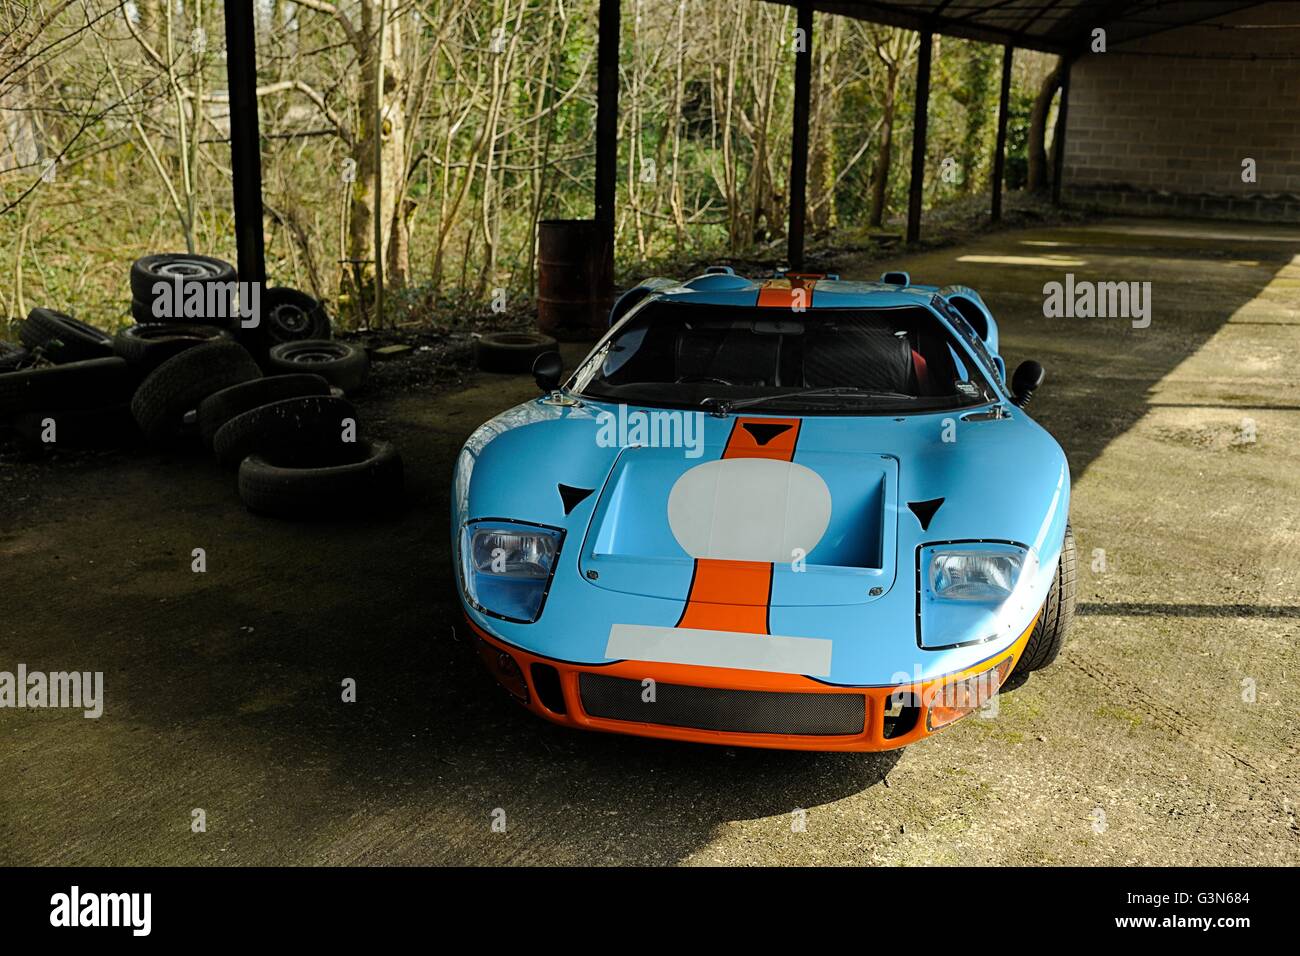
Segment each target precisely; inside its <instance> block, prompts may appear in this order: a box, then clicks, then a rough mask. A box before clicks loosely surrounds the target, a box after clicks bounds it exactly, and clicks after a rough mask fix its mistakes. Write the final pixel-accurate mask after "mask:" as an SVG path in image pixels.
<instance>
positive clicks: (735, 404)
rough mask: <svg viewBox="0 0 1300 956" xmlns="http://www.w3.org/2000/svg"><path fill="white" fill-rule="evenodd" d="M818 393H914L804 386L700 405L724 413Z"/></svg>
mask: <svg viewBox="0 0 1300 956" xmlns="http://www.w3.org/2000/svg"><path fill="white" fill-rule="evenodd" d="M818 395H850V396H853V397H854V398H895V399H907V400H908V401H911V400H912V399H915V398H916V396H915V395H906V394H904V393H903V392H888V391H875V390H873V389H869V388H858V387H856V386H854V385H831V386H828V387H825V388H805V389H803V390H802V391H798V392H780V393H778V394H776V395H759V396H757V397H756V398H742V399H739V400H736V401H732V400H730V399H725V398H717V397H713V396H710V397H709V398H705V399H702V400H701V401H700V404H701V405H709V404H711V403H713V411H714V413H715V414H718V415H726V414H728V413H729V412H731V411H732V410H733V409H736V408H748V407H749V406H751V405H761V404H763V403H764V402H775V401H779V400H781V399H783V398H805V397H812V396H818Z"/></svg>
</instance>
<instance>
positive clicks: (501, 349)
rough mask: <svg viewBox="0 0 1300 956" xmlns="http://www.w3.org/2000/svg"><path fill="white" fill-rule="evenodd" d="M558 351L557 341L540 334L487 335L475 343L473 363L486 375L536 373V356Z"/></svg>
mask: <svg viewBox="0 0 1300 956" xmlns="http://www.w3.org/2000/svg"><path fill="white" fill-rule="evenodd" d="M558 349H559V345H558V344H557V343H556V341H555V339H553V338H551V337H550V336H549V335H542V334H540V333H538V332H488V333H486V334H484V335H481V336H479V337H478V338H477V339H475V340H474V362H475V364H477V365H478V367H479V368H480V369H482V370H483V371H484V372H504V373H509V374H521V373H525V372H531V371H532V370H533V362H535V361H536V360H537V356H539V355H541V354H542V353H543V352H555V351H558Z"/></svg>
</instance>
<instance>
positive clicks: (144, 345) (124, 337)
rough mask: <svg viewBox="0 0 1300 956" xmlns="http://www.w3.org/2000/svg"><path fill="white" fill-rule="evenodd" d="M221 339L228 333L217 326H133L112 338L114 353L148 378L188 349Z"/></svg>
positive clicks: (227, 335)
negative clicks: (165, 363)
mask: <svg viewBox="0 0 1300 956" xmlns="http://www.w3.org/2000/svg"><path fill="white" fill-rule="evenodd" d="M222 338H229V333H228V332H226V331H225V330H224V329H220V328H218V327H217V326H215V325H179V324H175V325H165V324H161V323H160V324H154V325H131V326H127V327H126V328H125V329H123V330H122V331H121V332H118V333H117V335H115V336H114V337H113V351H114V352H116V353H117V354H118V355H119V356H121V357H122V358H124V359H126V364H127V365H130V366H131V367H132V368H134V369H136V371H137V372H139V373H140V374H142V375H147V374H149V373H150V372H152V371H153V370H154V369H156V368H157V367H158V366H159V365H161V364H162V363H163V362H165V361H167V360H168V359H169V358H173V357H174V356H177V355H180V354H181V353H182V352H184V351H185V350H186V349H191V348H193V347H194V346H196V345H202V344H204V343H205V342H211V341H213V340H214V339H222Z"/></svg>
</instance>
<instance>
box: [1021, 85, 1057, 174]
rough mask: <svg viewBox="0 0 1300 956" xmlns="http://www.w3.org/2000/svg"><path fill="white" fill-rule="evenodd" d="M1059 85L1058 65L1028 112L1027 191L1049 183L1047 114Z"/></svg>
mask: <svg viewBox="0 0 1300 956" xmlns="http://www.w3.org/2000/svg"><path fill="white" fill-rule="evenodd" d="M1060 85H1061V68H1060V67H1059V66H1058V67H1057V68H1056V69H1054V70H1053V71H1052V72H1051V73H1049V74H1048V75H1047V78H1046V79H1045V80H1043V85H1042V87H1041V88H1040V89H1039V91H1038V96H1036V97H1035V98H1034V108H1033V111H1032V112H1031V113H1030V114H1029V143H1028V145H1027V150H1028V153H1029V191H1030V192H1043V191H1045V190H1046V189H1047V188H1048V186H1050V185H1051V177H1050V171H1049V168H1048V165H1047V147H1046V139H1047V114H1048V112H1049V111H1050V110H1051V108H1052V97H1053V96H1055V95H1056V90H1057V87H1059V86H1060Z"/></svg>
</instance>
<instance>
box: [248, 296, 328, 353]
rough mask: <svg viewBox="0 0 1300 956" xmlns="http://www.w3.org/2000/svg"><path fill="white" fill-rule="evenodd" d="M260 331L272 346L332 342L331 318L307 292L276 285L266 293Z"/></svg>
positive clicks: (259, 326)
mask: <svg viewBox="0 0 1300 956" xmlns="http://www.w3.org/2000/svg"><path fill="white" fill-rule="evenodd" d="M257 330H258V332H259V333H260V334H261V336H262V340H263V341H264V342H266V344H267V346H268V347H272V346H276V345H282V344H283V343H285V342H305V341H319V340H324V339H329V337H330V334H331V333H330V317H329V315H328V314H327V313H326V312H325V306H324V305H322V304H321V302H320V300H318V299H314V298H312V297H311V296H309V295H308V294H307V293H306V292H299V291H298V290H297V289H290V288H288V287H286V286H274V287H272V288H270V289H266V290H264V291H263V292H262V302H261V315H260V316H259V321H258V325H257Z"/></svg>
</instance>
